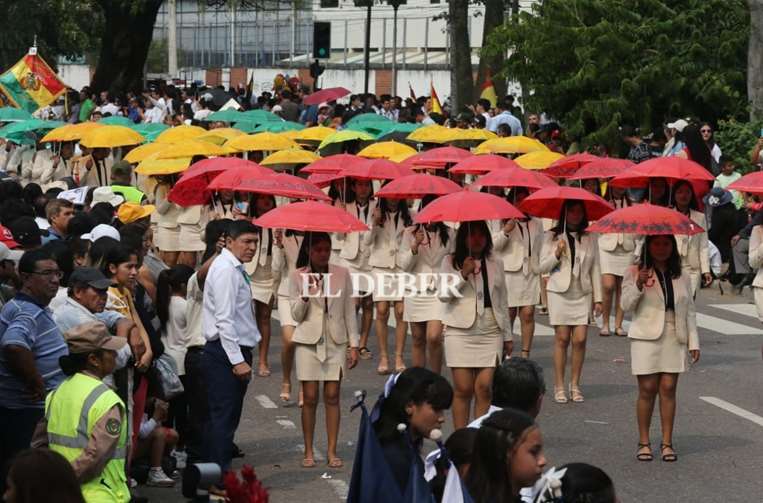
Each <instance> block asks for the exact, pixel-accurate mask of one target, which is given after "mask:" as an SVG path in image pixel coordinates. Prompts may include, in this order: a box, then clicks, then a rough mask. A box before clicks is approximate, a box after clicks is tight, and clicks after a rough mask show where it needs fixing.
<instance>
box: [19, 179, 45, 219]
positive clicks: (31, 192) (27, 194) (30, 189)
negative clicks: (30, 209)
mask: <svg viewBox="0 0 763 503" xmlns="http://www.w3.org/2000/svg"><path fill="white" fill-rule="evenodd" d="M21 194H22V196H23V199H24V202H25V203H27V204H31V205H34V204H35V201H36V200H37V199H38V198H40V197H45V195H44V194H43V193H42V188H41V187H40V186H39V185H37V184H36V183H34V182H33V183H28V184H26V185H25V186H24V188H23V189H22V191H21ZM46 199H47V198H46ZM46 202H47V201H46ZM44 206H45V204H43V212H42V215H40V214H39V210H38V214H37V216H38V217H45V210H44Z"/></svg>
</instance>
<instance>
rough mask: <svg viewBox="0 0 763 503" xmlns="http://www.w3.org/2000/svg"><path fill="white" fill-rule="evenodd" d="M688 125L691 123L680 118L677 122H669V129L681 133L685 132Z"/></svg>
mask: <svg viewBox="0 0 763 503" xmlns="http://www.w3.org/2000/svg"><path fill="white" fill-rule="evenodd" d="M688 125H689V123H688V122H686V121H685V120H683V119H678V120H677V121H675V122H668V129H675V130H676V131H678V132H679V133H683V132H684V128H685V127H686V126H688Z"/></svg>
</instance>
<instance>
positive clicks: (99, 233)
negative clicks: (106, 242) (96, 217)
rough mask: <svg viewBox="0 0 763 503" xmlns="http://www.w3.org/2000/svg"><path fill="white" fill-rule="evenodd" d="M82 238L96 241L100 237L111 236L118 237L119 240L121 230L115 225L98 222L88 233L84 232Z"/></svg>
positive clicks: (112, 237)
mask: <svg viewBox="0 0 763 503" xmlns="http://www.w3.org/2000/svg"><path fill="white" fill-rule="evenodd" d="M81 238H82V239H87V240H88V241H92V242H93V243H95V242H96V241H98V240H99V239H100V238H111V239H116V240H117V241H119V240H120V239H119V231H118V230H116V229H115V228H114V227H112V226H110V225H106V224H98V225H96V226H95V227H93V230H92V231H90V232H88V233H87V234H83V235H82V236H81Z"/></svg>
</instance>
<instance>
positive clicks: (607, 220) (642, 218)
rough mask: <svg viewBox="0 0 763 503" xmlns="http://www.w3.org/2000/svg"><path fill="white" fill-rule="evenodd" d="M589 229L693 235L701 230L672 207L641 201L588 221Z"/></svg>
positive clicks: (600, 231) (642, 234)
mask: <svg viewBox="0 0 763 503" xmlns="http://www.w3.org/2000/svg"><path fill="white" fill-rule="evenodd" d="M588 230H589V231H590V232H598V233H602V234H606V233H615V234H620V233H623V234H638V235H641V236H648V235H674V234H684V235H689V236H691V235H693V234H700V233H702V232H704V229H703V228H702V227H700V226H699V225H697V224H695V223H694V221H692V219H690V218H689V217H687V216H685V215H683V214H681V213H679V212H678V211H676V210H672V209H670V208H665V207H662V206H657V205H654V204H649V203H644V204H637V205H634V206H628V207H625V208H621V209H619V210H615V211H613V212H611V213H609V214H607V215H605V216H603V217H601V218H600V219H598V220H597V221H596V222H594V223H593V224H591V226H590V227H588Z"/></svg>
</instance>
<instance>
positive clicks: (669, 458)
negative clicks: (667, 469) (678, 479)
mask: <svg viewBox="0 0 763 503" xmlns="http://www.w3.org/2000/svg"><path fill="white" fill-rule="evenodd" d="M665 449H670V450H671V451H672V452H668V453H667V454H666V453H665ZM660 454H662V460H663V461H664V462H666V463H674V462H676V461H678V454H676V451H675V449H673V444H660Z"/></svg>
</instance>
